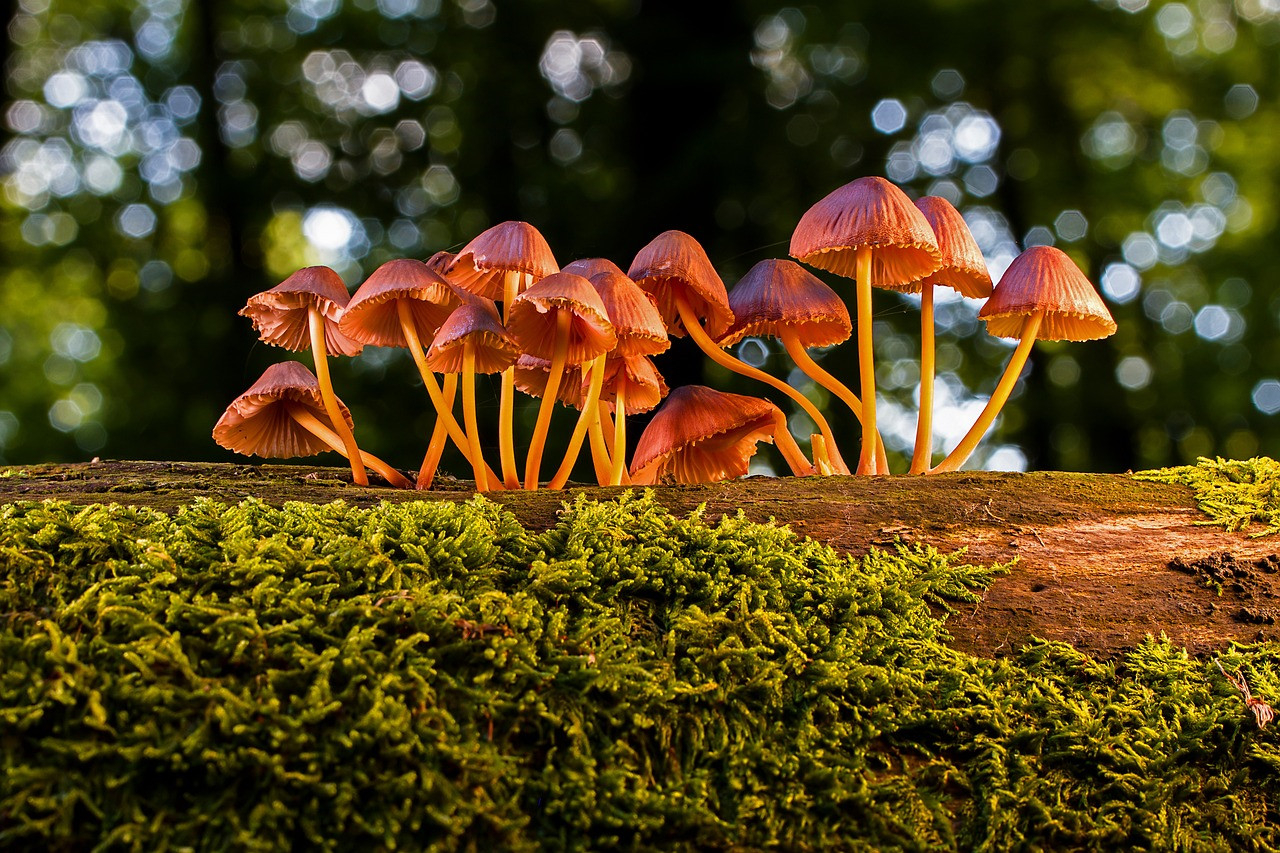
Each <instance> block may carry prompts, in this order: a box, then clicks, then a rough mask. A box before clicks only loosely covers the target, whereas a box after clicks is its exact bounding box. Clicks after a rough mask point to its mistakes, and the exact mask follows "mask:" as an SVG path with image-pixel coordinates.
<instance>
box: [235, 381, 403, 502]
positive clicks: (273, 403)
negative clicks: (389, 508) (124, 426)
mask: <svg viewBox="0 0 1280 853" xmlns="http://www.w3.org/2000/svg"><path fill="white" fill-rule="evenodd" d="M337 409H338V415H339V417H340V418H342V420H343V424H344V426H345V427H346V428H347V429H348V430H350V429H351V413H350V412H349V411H348V410H347V407H346V406H344V405H343V404H342V401H341V400H338V401H337ZM333 427H334V423H333V421H331V420H330V419H329V406H328V403H327V402H326V401H325V400H324V398H323V395H322V393H321V390H320V383H319V381H318V380H317V379H316V377H315V376H314V375H313V374H312V373H311V371H310V370H307V369H306V368H305V367H303V366H302V365H301V364H299V363H298V362H296V361H286V362H283V363H281V364H273V365H271V366H270V367H268V368H267V369H266V371H264V372H263V374H262V376H260V377H259V378H258V381H257V382H255V383H253V385H252V386H250V388H249V390H248V391H245V392H244V393H243V394H241V395H240V396H239V397H237V398H236V399H235V400H233V401H232V402H231V405H230V406H228V407H227V410H226V411H225V412H223V413H222V417H221V418H219V419H218V423H217V425H216V426H214V428H213V440H214V441H216V442H217V443H218V444H219V445H220V446H222V447H225V448H226V449H227V450H231V451H234V452H236V453H243V454H244V455H246V456H255V455H256V456H266V457H269V458H273V459H274V458H289V457H293V456H313V455H315V454H317V453H320V452H322V451H325V450H334V451H336V452H338V453H340V454H342V455H343V456H346V453H347V451H346V447H345V446H344V444H343V442H342V439H341V438H340V437H339V436H338V434H337V433H336V432H335V431H334V429H333ZM360 455H361V457H362V458H363V460H364V462H365V463H366V464H368V465H369V467H371V468H373V470H375V471H377V472H378V473H379V474H381V475H382V476H383V477H384V478H385V479H386V480H387V482H389V483H390V484H391V485H393V486H396V487H397V488H402V489H408V488H412V486H413V484H412V483H410V482H409V481H408V480H407V479H406V478H405V477H404V475H403V474H401V473H400V472H399V471H397V470H396V469H394V468H392V467H391V466H390V465H388V464H387V463H386V462H383V461H382V460H381V459H379V458H378V457H376V456H374V455H373V454H372V453H361V454H360Z"/></svg>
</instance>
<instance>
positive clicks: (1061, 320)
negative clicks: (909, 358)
mask: <svg viewBox="0 0 1280 853" xmlns="http://www.w3.org/2000/svg"><path fill="white" fill-rule="evenodd" d="M1037 311H1043V312H1044V319H1042V320H1041V321H1040V329H1039V331H1038V332H1037V333H1036V339H1037V340H1045V341H1092V340H1097V339H1098V338H1105V337H1109V336H1110V335H1113V334H1115V331H1116V321H1115V320H1114V319H1112V317H1111V312H1110V311H1108V310H1107V306H1106V303H1104V302H1103V301H1102V297H1101V296H1099V295H1098V291H1097V290H1095V289H1094V287H1093V285H1092V284H1091V283H1090V282H1089V279H1087V278H1085V275H1084V273H1082V272H1081V271H1080V268H1079V267H1077V266H1076V265H1075V263H1074V262H1073V261H1072V260H1071V258H1069V257H1068V256H1067V254H1066V253H1065V252H1063V251H1062V250H1061V249H1056V248H1054V247H1053V246H1032V247H1031V248H1030V249H1027V250H1026V251H1025V252H1023V253H1022V254H1021V255H1018V257H1016V258H1014V260H1013V263H1011V264H1010V265H1009V268H1008V269H1007V270H1005V271H1004V275H1003V276H1001V277H1000V283H999V284H997V285H996V287H995V289H994V290H993V291H992V292H991V298H990V299H988V300H987V303H986V304H985V305H983V306H982V310H981V311H979V312H978V318H979V319H982V320H986V321H987V333H988V334H991V335H995V336H996V337H998V338H1020V337H1022V321H1023V320H1024V319H1025V318H1026V317H1027V316H1028V315H1030V314H1034V313H1035V312H1037Z"/></svg>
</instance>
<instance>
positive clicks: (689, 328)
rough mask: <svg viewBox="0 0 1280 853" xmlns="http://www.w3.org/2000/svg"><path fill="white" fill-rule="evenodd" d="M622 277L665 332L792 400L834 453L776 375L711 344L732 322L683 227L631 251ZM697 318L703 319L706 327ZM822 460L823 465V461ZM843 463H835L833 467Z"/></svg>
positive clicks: (827, 431) (720, 285) (717, 283)
mask: <svg viewBox="0 0 1280 853" xmlns="http://www.w3.org/2000/svg"><path fill="white" fill-rule="evenodd" d="M627 275H628V277H630V278H631V279H632V280H633V281H635V283H636V284H638V285H639V286H640V288H641V290H643V291H645V292H646V293H648V294H649V295H650V296H651V297H652V298H653V300H654V304H655V305H656V306H657V308H658V313H659V315H661V317H662V322H663V323H664V324H666V327H667V332H668V333H669V334H670V335H672V336H673V337H677V338H682V337H684V336H685V335H686V334H688V335H689V336H690V337H691V338H693V340H694V343H696V344H697V345H698V347H699V349H701V350H702V351H703V352H704V353H706V354H707V355H708V356H710V357H711V359H712V360H713V361H715V362H716V363H717V364H719V365H721V366H722V367H726V368H728V369H729V370H732V371H733V372H735V373H740V374H742V375H743V376H747V377H750V378H752V379H755V380H757V381H759V382H764V383H765V384H767V385H769V386H771V387H773V388H776V389H777V390H779V391H781V392H782V393H784V394H786V395H787V396H788V397H790V398H791V399H793V400H795V401H796V402H797V403H798V404H799V405H800V407H801V408H802V409H804V411H805V413H806V414H807V415H809V417H810V418H811V419H812V420H813V422H814V423H815V424H816V425H817V426H818V428H819V429H820V430H821V431H822V434H823V435H825V436H828V445H830V446H831V447H832V448H833V452H835V451H834V447H835V441H834V440H832V439H830V435H831V427H830V426H829V425H828V424H827V420H826V418H824V417H823V416H822V413H821V412H819V411H818V409H817V407H816V406H814V405H813V403H811V402H809V400H808V399H807V398H806V397H805V396H804V395H803V394H801V393H800V392H799V391H797V390H796V389H794V388H792V387H791V386H790V385H788V384H787V383H785V382H783V381H782V380H781V379H778V378H777V377H774V376H770V375H769V374H767V373H765V372H764V371H762V370H757V369H756V368H754V367H751V366H750V365H748V364H745V363H744V362H742V361H741V360H739V359H737V358H734V357H733V356H732V355H730V354H729V353H727V352H725V351H724V350H722V349H721V348H720V347H719V346H718V345H717V344H716V342H715V341H716V340H718V339H719V338H720V337H721V336H722V335H724V333H725V332H727V331H728V330H729V327H730V326H732V325H733V310H732V309H731V308H730V307H729V294H728V293H727V292H726V291H725V287H724V282H723V281H721V279H720V276H719V274H718V273H716V271H715V267H713V266H712V265H711V260H710V259H709V258H708V257H707V253H706V252H705V251H703V248H702V246H701V245H699V244H698V241H697V240H695V239H693V238H692V237H690V236H689V235H688V234H685V233H684V232H683V231H664V232H663V233H661V234H659V235H658V236H657V237H655V238H654V239H653V240H652V241H651V242H650V243H649V244H648V245H647V246H645V247H644V248H643V249H641V250H640V251H639V252H638V253H637V254H636V257H635V260H634V261H632V262H631V268H630V269H629V270H627ZM699 318H705V326H704V324H703V322H700V320H699ZM821 462H822V463H823V464H827V460H826V459H823V460H821ZM842 467H843V466H842V465H840V466H835V468H836V470H841V468H842ZM843 473H848V470H847V469H844V470H843Z"/></svg>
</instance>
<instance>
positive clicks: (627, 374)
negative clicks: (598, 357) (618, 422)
mask: <svg viewBox="0 0 1280 853" xmlns="http://www.w3.org/2000/svg"><path fill="white" fill-rule="evenodd" d="M623 381H625V382H626V383H627V396H626V400H627V411H626V414H628V415H638V414H640V413H641V412H647V411H649V410H650V409H652V408H653V407H654V406H656V405H658V404H659V403H661V402H662V398H664V397H666V396H667V394H668V393H669V389H668V388H667V383H666V381H665V380H663V378H662V374H661V373H659V372H658V368H656V367H654V366H653V361H651V360H650V359H649V357H648V356H643V355H624V356H621V357H619V358H612V357H611V358H609V360H608V361H606V362H605V366H604V385H603V387H602V389H601V391H600V402H602V403H604V404H605V405H606V406H608V407H609V411H611V412H614V411H617V409H618V385H620V384H621V383H622V382H623ZM583 388H584V391H583V394H585V393H586V391H585V388H586V385H585V384H584V385H583Z"/></svg>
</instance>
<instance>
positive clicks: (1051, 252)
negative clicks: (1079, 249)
mask: <svg viewBox="0 0 1280 853" xmlns="http://www.w3.org/2000/svg"><path fill="white" fill-rule="evenodd" d="M978 317H979V319H982V320H986V321H987V333H988V334H991V335H995V336H996V337H999V338H1018V339H1019V340H1018V346H1017V349H1015V350H1014V351H1013V355H1012V356H1010V358H1009V364H1008V366H1007V367H1005V370H1004V375H1002V376H1001V377H1000V382H999V383H998V384H997V385H996V389H995V391H993V392H991V399H990V400H988V401H987V405H986V407H985V408H983V410H982V412H981V413H980V414H979V415H978V419H977V421H975V422H974V424H973V426H972V427H971V428H970V429H969V431H968V432H967V433H965V436H964V438H962V439H961V440H960V443H959V444H958V445H956V448H955V449H954V450H952V451H951V452H950V453H949V454H947V457H946V458H945V459H943V460H942V461H941V462H940V463H938V465H937V467H935V468H933V469H932V471H930V472H929V473H931V474H932V473H937V472H939V471H958V470H959V469H960V466H961V465H963V464H964V463H965V461H966V460H967V459H968V458H969V455H970V454H971V453H973V450H974V448H975V447H977V446H978V442H980V441H982V437H983V435H985V434H986V431H987V430H988V429H989V428H990V427H991V424H992V423H993V422H994V421H995V419H996V415H997V414H999V413H1000V409H1001V408H1002V407H1003V406H1004V404H1005V401H1006V400H1008V399H1009V394H1010V393H1011V392H1012V391H1013V386H1014V385H1015V384H1016V383H1017V381H1018V377H1019V376H1020V375H1021V374H1022V368H1023V367H1024V366H1025V365H1026V363H1027V356H1028V355H1030V354H1031V345H1032V344H1033V343H1035V341H1036V340H1037V339H1040V340H1046V341H1092V340H1097V339H1099V338H1106V337H1109V336H1111V335H1114V334H1115V331H1116V321H1115V320H1114V319H1112V317H1111V312H1110V311H1108V310H1107V306H1106V303H1104V302H1103V301H1102V297H1100V296H1099V295H1098V291H1097V290H1095V289H1094V287H1093V285H1092V284H1090V282H1089V279H1087V278H1085V276H1084V273H1082V272H1081V271H1080V268H1079V267H1077V266H1076V265H1075V263H1074V262H1073V261H1072V260H1071V258H1069V257H1068V256H1067V255H1066V253H1065V252H1063V251H1062V250H1061V249H1055V248H1054V247H1053V246H1033V247H1031V248H1030V249H1027V250H1026V251H1025V252H1023V253H1022V254H1021V255H1018V257H1016V258H1014V260H1013V263H1012V264H1010V265H1009V268H1008V269H1007V270H1005V272H1004V275H1003V276H1001V277H1000V283H999V284H997V285H996V287H995V290H993V291H992V292H991V298H990V299H988V300H987V304H986V305H983V306H982V310H981V311H979V312H978Z"/></svg>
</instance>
